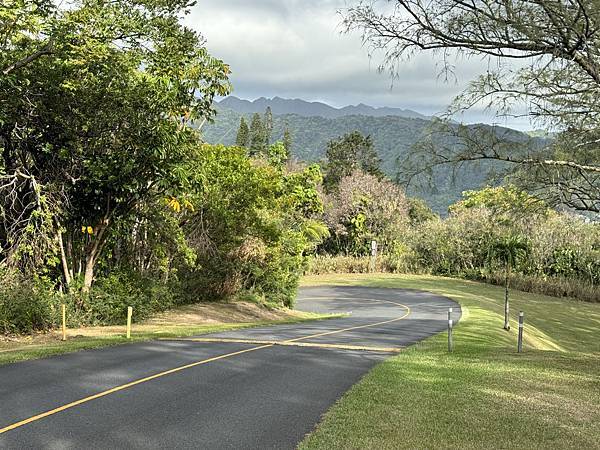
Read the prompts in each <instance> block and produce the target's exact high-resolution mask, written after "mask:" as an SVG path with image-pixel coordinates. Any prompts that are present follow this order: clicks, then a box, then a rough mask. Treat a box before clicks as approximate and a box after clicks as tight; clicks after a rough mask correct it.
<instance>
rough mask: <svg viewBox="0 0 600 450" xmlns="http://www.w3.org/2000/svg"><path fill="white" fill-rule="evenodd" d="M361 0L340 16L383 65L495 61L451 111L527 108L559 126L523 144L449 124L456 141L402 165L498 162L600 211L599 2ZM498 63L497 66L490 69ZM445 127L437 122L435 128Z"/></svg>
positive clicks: (417, 170) (555, 199)
mask: <svg viewBox="0 0 600 450" xmlns="http://www.w3.org/2000/svg"><path fill="white" fill-rule="evenodd" d="M381 3H383V2H377V1H376V2H364V3H363V2H361V3H360V4H359V5H357V6H355V7H353V8H350V9H349V10H348V11H347V13H346V15H345V17H344V23H345V25H346V26H347V28H348V30H352V29H356V28H357V29H360V30H361V31H362V32H363V36H364V39H365V41H367V42H368V43H369V44H370V45H371V46H372V49H373V50H374V51H376V50H382V51H383V54H384V61H385V62H384V63H383V65H382V69H385V68H391V70H392V71H393V70H394V67H397V64H398V62H399V61H400V60H403V59H407V58H411V57H412V56H414V55H415V54H416V53H418V52H433V53H437V54H438V55H439V56H440V58H441V59H442V60H443V61H444V63H445V64H444V66H443V67H444V69H445V70H451V69H452V66H453V61H452V58H453V57H454V56H455V55H457V54H463V55H466V56H472V57H484V58H493V59H496V60H497V61H494V62H495V64H488V65H486V67H487V68H488V69H487V70H486V71H485V73H483V74H482V75H481V76H480V77H479V78H477V79H475V80H473V82H472V83H471V85H470V87H469V88H468V89H467V90H466V91H465V92H464V93H463V94H462V95H460V96H459V97H458V98H457V99H456V101H455V102H454V104H453V105H452V107H451V108H450V111H449V112H450V113H453V112H456V111H461V110H464V109H467V108H470V107H472V106H475V105H480V106H481V105H484V106H488V107H490V108H493V109H495V110H496V111H497V112H498V114H501V115H504V114H518V113H519V109H520V108H523V107H524V108H525V109H526V112H525V114H528V115H529V116H530V117H531V118H532V119H533V120H534V121H538V122H540V123H541V124H542V125H544V126H547V127H549V128H552V129H554V130H555V131H557V132H558V133H559V137H558V139H556V140H554V141H553V142H551V143H549V144H548V145H546V146H542V147H539V146H532V145H523V143H518V142H514V141H512V142H511V140H510V139H506V136H503V133H498V132H497V130H490V129H485V128H483V127H475V128H472V127H471V128H470V127H460V126H456V125H455V124H452V123H449V122H447V123H444V124H443V127H442V131H443V132H446V133H450V134H453V135H454V136H455V137H457V138H458V139H459V142H460V144H459V145H453V146H446V147H444V146H439V145H433V146H430V148H429V151H428V152H425V153H424V152H415V153H414V157H416V160H413V161H412V163H411V160H410V159H409V161H407V162H406V167H405V171H407V172H408V175H409V178H410V175H414V174H422V173H425V174H426V173H428V172H429V171H430V169H431V168H432V167H434V166H437V165H441V164H454V165H460V164H463V163H464V162H468V161H481V160H497V161H503V162H505V163H507V165H508V167H511V169H512V170H511V172H512V174H513V175H514V179H515V180H517V181H519V182H520V183H521V184H522V185H523V186H524V187H527V188H528V189H529V190H532V191H537V192H538V193H539V194H540V195H542V196H544V197H546V198H547V199H548V200H549V201H551V202H552V203H553V204H564V205H567V206H569V207H571V208H574V209H576V210H581V211H592V212H600V188H599V186H600V144H599V142H600V139H599V138H598V137H599V135H600V107H599V104H598V102H597V98H598V96H599V95H600V33H599V31H600V7H599V6H600V5H599V3H598V1H597V0H581V1H570V0H534V1H524V0H516V1H514V0H477V1H467V2H465V1H460V0H441V1H434V2H430V1H425V0H395V1H393V2H385V3H393V4H394V6H395V7H394V8H386V7H384V6H382V5H381ZM492 67H493V68H492ZM437 132H439V129H438V130H437Z"/></svg>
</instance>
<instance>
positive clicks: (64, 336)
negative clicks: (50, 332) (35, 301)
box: [60, 303, 67, 341]
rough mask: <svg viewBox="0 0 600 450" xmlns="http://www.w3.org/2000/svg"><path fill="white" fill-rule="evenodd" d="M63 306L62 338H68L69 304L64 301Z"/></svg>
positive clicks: (64, 339)
mask: <svg viewBox="0 0 600 450" xmlns="http://www.w3.org/2000/svg"><path fill="white" fill-rule="evenodd" d="M60 306H61V311H62V340H63V341H66V340H67V305H65V304H64V303H63V304H62V305H60Z"/></svg>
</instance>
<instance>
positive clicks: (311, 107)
mask: <svg viewBox="0 0 600 450" xmlns="http://www.w3.org/2000/svg"><path fill="white" fill-rule="evenodd" d="M217 103H218V104H219V105H220V106H222V107H225V108H228V109H231V110H233V111H236V112H238V113H242V114H249V113H263V112H264V110H265V109H266V108H267V107H270V108H271V111H273V114H278V115H282V114H297V115H299V116H305V117H312V116H320V117H325V118H330V119H333V118H336V117H343V116H356V115H361V116H374V117H382V116H398V117H405V118H410V119H425V120H427V119H430V117H427V116H425V115H423V114H420V113H418V112H415V111H411V110H409V109H400V108H389V107H382V108H375V107H373V106H369V105H366V104H364V103H359V104H358V105H349V106H344V107H343V108H334V107H333V106H330V105H328V104H326V103H323V102H317V101H313V102H309V101H306V100H303V99H300V98H295V99H286V98H282V97H278V96H275V97H273V98H271V99H269V98H267V97H260V98H257V99H255V100H253V101H250V100H243V99H240V98H238V97H235V96H233V95H230V96H229V97H226V98H224V99H223V100H221V101H220V102H217Z"/></svg>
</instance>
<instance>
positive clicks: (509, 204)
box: [449, 185, 551, 223]
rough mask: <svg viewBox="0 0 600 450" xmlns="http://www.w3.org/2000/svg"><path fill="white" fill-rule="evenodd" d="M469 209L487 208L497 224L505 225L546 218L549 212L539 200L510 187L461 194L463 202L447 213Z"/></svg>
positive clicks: (451, 207)
mask: <svg viewBox="0 0 600 450" xmlns="http://www.w3.org/2000/svg"><path fill="white" fill-rule="evenodd" d="M469 208H487V209H489V210H490V211H491V212H492V214H493V215H494V217H496V219H497V220H498V221H499V222H505V223H513V222H515V221H523V220H531V219H533V218H535V217H546V216H548V214H550V211H551V210H550V209H549V208H548V206H547V205H546V203H545V202H543V201H542V200H540V199H539V198H537V197H534V196H533V195H529V194H528V193H527V192H524V191H521V190H519V189H517V188H516V187H515V186H511V185H508V186H499V187H495V188H493V187H486V188H483V189H480V190H478V191H466V192H463V200H461V201H459V202H457V203H455V204H454V205H452V206H450V208H449V211H450V213H457V212H460V210H462V209H469Z"/></svg>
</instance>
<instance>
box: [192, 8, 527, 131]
mask: <svg viewBox="0 0 600 450" xmlns="http://www.w3.org/2000/svg"><path fill="white" fill-rule="evenodd" d="M345 6H347V1H345V0H246V1H244V0H199V1H198V3H197V5H196V6H195V7H194V8H193V9H192V12H191V14H190V15H189V16H188V17H187V18H186V23H187V24H188V25H189V26H190V27H192V28H194V29H196V30H198V31H199V32H201V33H202V34H203V35H204V36H205V38H206V39H207V47H208V48H209V50H210V51H211V53H212V54H213V55H214V56H216V57H218V58H220V59H222V60H224V61H225V62H226V63H228V64H229V65H230V66H231V69H232V72H233V73H232V77H231V80H232V83H233V86H234V94H235V95H237V96H239V97H242V98H249V99H253V98H256V97H260V96H266V97H272V96H276V95H278V96H280V97H291V98H297V97H298V98H303V99H306V100H312V101H314V100H318V101H324V102H326V103H329V104H331V105H334V106H345V105H348V104H356V103H367V104H370V105H373V106H395V107H401V108H411V109H414V110H416V111H419V112H422V113H425V114H435V113H439V112H441V111H443V110H444V109H445V107H446V106H447V105H448V104H449V102H450V101H451V100H452V98H453V97H454V96H455V95H456V94H458V93H459V92H460V91H461V90H462V89H464V87H465V86H466V84H467V82H468V81H469V80H471V79H472V78H474V77H475V76H476V75H477V74H479V73H481V72H482V71H484V70H485V68H486V63H484V62H482V61H481V60H476V59H470V60H462V61H458V62H457V65H456V71H455V73H456V80H450V81H449V82H444V80H442V79H440V77H439V72H440V67H439V64H438V63H436V62H435V60H433V59H432V56H431V55H427V54H423V55H418V56H417V57H415V58H414V59H413V60H411V61H409V62H406V63H403V64H402V65H401V67H400V69H399V73H398V78H397V79H396V80H395V81H394V82H393V88H391V86H392V81H391V79H390V77H389V76H388V75H387V74H382V73H379V72H378V71H377V66H378V65H379V61H378V60H377V59H370V58H369V55H368V52H367V50H366V49H365V48H364V47H363V46H362V44H361V40H360V36H358V35H356V34H354V35H347V34H340V31H341V30H340V27H339V22H340V16H339V15H338V14H337V11H338V10H339V9H341V8H344V7H345ZM375 58H376V57H375ZM465 120H471V121H479V120H491V117H489V116H488V117H486V116H485V115H483V114H482V113H481V112H480V111H473V112H471V113H469V114H468V115H466V116H465ZM496 121H497V119H496ZM505 124H507V125H512V126H519V127H524V128H527V127H528V124H526V123H524V122H523V121H521V122H520V123H518V122H517V121H510V122H506V123H505Z"/></svg>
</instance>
